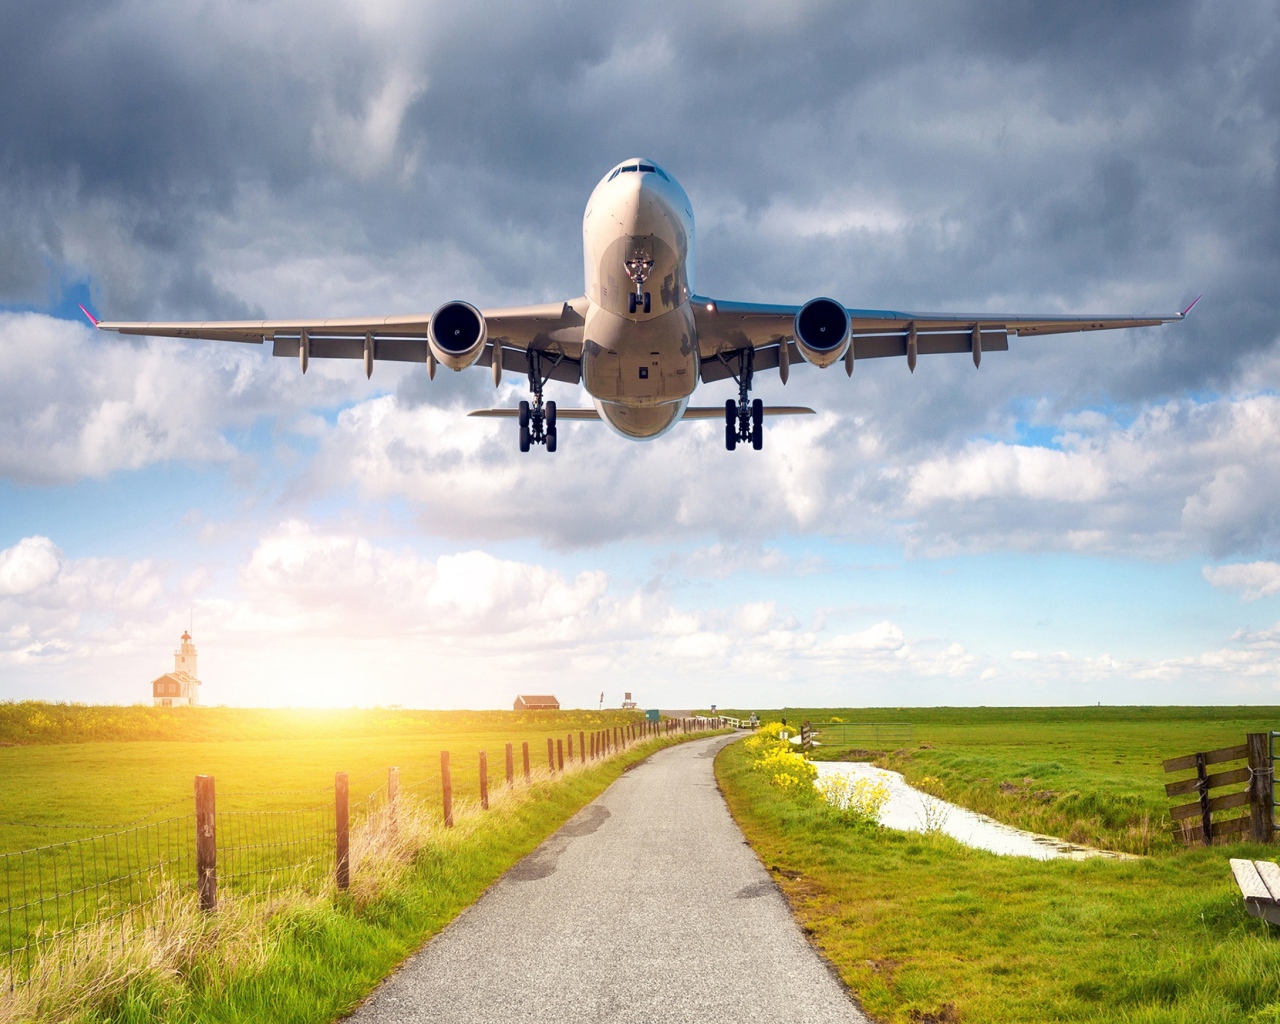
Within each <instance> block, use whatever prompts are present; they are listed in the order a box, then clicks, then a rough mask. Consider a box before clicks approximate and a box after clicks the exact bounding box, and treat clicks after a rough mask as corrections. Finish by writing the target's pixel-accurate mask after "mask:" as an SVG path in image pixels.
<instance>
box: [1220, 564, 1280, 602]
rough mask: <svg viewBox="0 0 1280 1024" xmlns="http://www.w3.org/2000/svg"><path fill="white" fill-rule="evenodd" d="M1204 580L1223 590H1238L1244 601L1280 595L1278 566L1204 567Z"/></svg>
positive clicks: (1279, 571) (1279, 567)
mask: <svg viewBox="0 0 1280 1024" xmlns="http://www.w3.org/2000/svg"><path fill="white" fill-rule="evenodd" d="M1201 571H1202V572H1203V574H1204V578H1205V579H1206V580H1208V581H1209V582H1210V583H1211V584H1212V585H1213V586H1215V587H1221V588H1223V589H1224V590H1238V591H1239V592H1240V596H1241V597H1243V598H1244V599H1245V600H1246V601H1256V600H1258V599H1259V598H1261V597H1274V596H1275V595H1276V594H1280V564H1277V563H1275V562H1237V563H1236V564H1234V565H1206V566H1205V567H1204V569H1203V570H1201Z"/></svg>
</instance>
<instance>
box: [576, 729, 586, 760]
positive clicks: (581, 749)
mask: <svg viewBox="0 0 1280 1024" xmlns="http://www.w3.org/2000/svg"><path fill="white" fill-rule="evenodd" d="M578 763H579V764H586V763H587V736H586V733H583V732H579V733H578Z"/></svg>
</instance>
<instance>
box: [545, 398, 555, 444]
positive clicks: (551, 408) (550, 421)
mask: <svg viewBox="0 0 1280 1024" xmlns="http://www.w3.org/2000/svg"><path fill="white" fill-rule="evenodd" d="M555 429H556V403H555V402H548V403H547V431H548V432H552V431H554V430H555ZM552 450H553V451H554V449H552Z"/></svg>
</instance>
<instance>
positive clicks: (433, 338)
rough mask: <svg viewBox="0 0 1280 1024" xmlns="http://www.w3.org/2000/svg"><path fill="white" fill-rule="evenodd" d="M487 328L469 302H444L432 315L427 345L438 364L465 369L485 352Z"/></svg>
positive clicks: (452, 368) (487, 338) (453, 368)
mask: <svg viewBox="0 0 1280 1024" xmlns="http://www.w3.org/2000/svg"><path fill="white" fill-rule="evenodd" d="M488 340H489V325H488V324H487V323H486V322H485V319H484V316H483V315H482V314H481V313H480V310H478V309H476V307H475V306H473V305H471V303H469V302H446V303H445V304H444V305H443V306H441V307H440V308H439V309H437V310H436V311H435V312H434V313H432V314H431V323H430V324H429V325H428V326H427V344H429V345H430V346H431V352H432V354H433V355H434V356H435V357H436V359H437V360H438V361H439V362H440V364H441V365H443V366H447V367H449V369H451V370H465V369H466V368H467V367H468V366H471V365H472V364H473V363H474V362H475V361H476V360H477V359H479V358H480V354H481V353H482V352H484V346H485V342H487V341H488Z"/></svg>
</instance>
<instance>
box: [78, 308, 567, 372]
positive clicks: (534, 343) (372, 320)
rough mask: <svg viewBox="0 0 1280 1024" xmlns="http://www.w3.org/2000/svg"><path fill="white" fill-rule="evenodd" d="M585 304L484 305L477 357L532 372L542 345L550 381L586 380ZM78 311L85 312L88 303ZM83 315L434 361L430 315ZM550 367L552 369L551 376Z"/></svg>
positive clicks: (293, 348)
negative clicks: (482, 341) (533, 352)
mask: <svg viewBox="0 0 1280 1024" xmlns="http://www.w3.org/2000/svg"><path fill="white" fill-rule="evenodd" d="M586 305H587V304H586V299H573V300H571V301H569V302H554V303H546V304H544V305H538V306H512V307H507V308H503V309H484V310H481V311H480V312H481V315H483V316H484V318H485V322H486V326H487V329H488V335H489V341H488V343H487V344H486V345H485V350H484V353H483V354H482V355H481V356H480V358H479V359H478V360H477V361H476V362H477V363H478V364H479V365H482V366H492V365H493V358H494V352H495V350H496V351H499V352H500V353H501V359H502V369H504V370H511V371H514V372H518V373H527V372H528V369H529V359H528V356H527V353H528V351H529V350H530V349H537V350H539V351H542V352H545V353H547V354H548V356H550V357H551V358H549V359H545V360H543V362H542V369H543V373H544V375H546V376H548V377H549V378H550V379H551V380H562V381H567V382H568V383H570V384H576V383H578V381H579V380H581V378H582V364H581V360H582V325H583V323H584V322H585V318H584V314H585V313H586ZM80 308H81V309H84V307H83V306H81V307H80ZM84 312H85V316H87V317H89V319H90V321H92V323H93V325H94V326H95V327H96V328H98V330H100V331H114V332H115V333H117V334H133V335H143V336H146V337H152V338H200V339H205V340H209V341H237V342H244V343H248V344H251V345H261V344H264V343H266V342H270V343H271V346H272V353H273V354H274V355H277V356H288V357H290V358H293V359H300V358H302V355H303V352H302V350H303V347H304V346H303V337H304V334H305V337H306V346H305V347H306V349H307V352H306V357H307V358H316V359H364V360H365V368H366V370H368V371H370V372H371V371H372V366H373V361H374V360H379V359H382V360H389V361H393V362H409V363H427V362H430V361H431V359H430V356H429V348H428V345H427V325H428V324H429V323H430V321H431V317H430V315H429V314H418V315H411V316H385V317H369V318H360V317H349V318H343V319H329V320H318V319H317V320H221V321H219V320H206V321H192V322H164V321H157V322H137V323H126V322H116V321H108V320H95V319H94V318H93V316H92V315H91V314H90V313H89V311H88V310H85V311H84ZM304 362H305V360H304ZM548 367H551V369H550V372H549V373H547V368H548ZM433 369H434V367H433Z"/></svg>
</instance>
